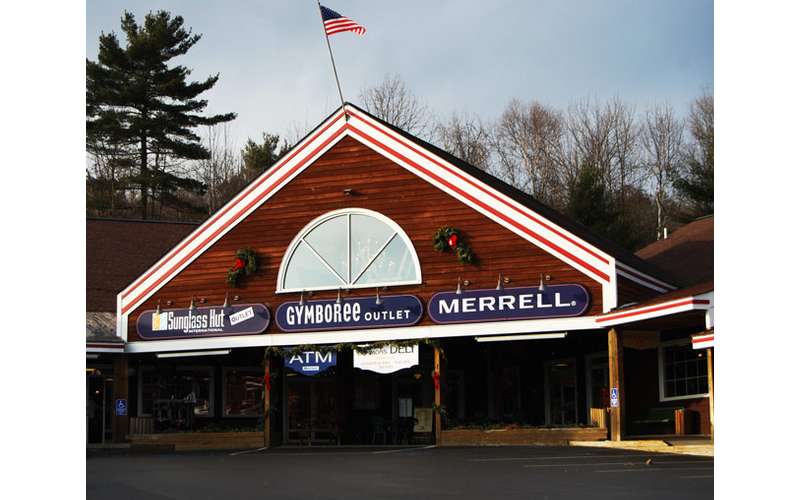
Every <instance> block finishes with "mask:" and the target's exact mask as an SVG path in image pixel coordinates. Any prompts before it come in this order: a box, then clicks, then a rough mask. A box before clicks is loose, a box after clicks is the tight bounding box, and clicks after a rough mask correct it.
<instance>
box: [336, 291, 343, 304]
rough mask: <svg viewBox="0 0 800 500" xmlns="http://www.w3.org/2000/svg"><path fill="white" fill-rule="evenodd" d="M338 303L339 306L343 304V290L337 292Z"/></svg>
mask: <svg viewBox="0 0 800 500" xmlns="http://www.w3.org/2000/svg"><path fill="white" fill-rule="evenodd" d="M336 303H337V304H341V303H342V289H341V288H340V289H339V290H338V291H337V292H336Z"/></svg>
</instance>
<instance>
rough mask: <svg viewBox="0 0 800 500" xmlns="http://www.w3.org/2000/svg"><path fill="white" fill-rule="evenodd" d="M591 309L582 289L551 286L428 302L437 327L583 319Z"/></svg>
mask: <svg viewBox="0 0 800 500" xmlns="http://www.w3.org/2000/svg"><path fill="white" fill-rule="evenodd" d="M588 307H589V293H588V292H587V291H586V288H584V287H583V286H582V285H548V286H547V287H545V289H544V290H539V288H538V287H525V288H505V289H501V290H496V289H488V290H469V291H466V290H465V291H463V292H461V293H456V292H440V293H437V294H435V295H434V296H433V297H431V300H430V301H428V314H430V316H431V319H432V320H433V321H435V322H436V323H472V322H478V321H508V320H515V319H541V318H563V317H569V316H580V315H581V314H583V313H584V312H585V311H586V309H587V308H588Z"/></svg>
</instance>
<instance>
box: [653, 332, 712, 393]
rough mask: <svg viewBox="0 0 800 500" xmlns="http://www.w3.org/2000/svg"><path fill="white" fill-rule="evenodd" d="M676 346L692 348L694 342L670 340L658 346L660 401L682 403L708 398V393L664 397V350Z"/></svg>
mask: <svg viewBox="0 0 800 500" xmlns="http://www.w3.org/2000/svg"><path fill="white" fill-rule="evenodd" d="M674 345H688V346H689V348H691V347H692V340H691V339H678V340H670V341H666V342H661V343H660V344H659V345H658V400H659V401H660V402H665V401H680V400H685V399H701V398H707V397H708V393H707V392H706V393H698V394H687V395H685V396H669V397H667V396H664V394H665V391H664V348H665V347H669V346H674Z"/></svg>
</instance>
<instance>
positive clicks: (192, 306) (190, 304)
mask: <svg viewBox="0 0 800 500" xmlns="http://www.w3.org/2000/svg"><path fill="white" fill-rule="evenodd" d="M195 309H197V308H196V307H195V305H194V295H192V301H191V302H189V310H190V311H194V310H195Z"/></svg>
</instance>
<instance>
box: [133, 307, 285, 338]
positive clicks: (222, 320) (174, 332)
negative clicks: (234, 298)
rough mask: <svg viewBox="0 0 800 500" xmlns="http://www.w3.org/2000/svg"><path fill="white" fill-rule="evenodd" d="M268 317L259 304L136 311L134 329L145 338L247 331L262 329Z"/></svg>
mask: <svg viewBox="0 0 800 500" xmlns="http://www.w3.org/2000/svg"><path fill="white" fill-rule="evenodd" d="M269 319H270V315H269V309H267V306H265V305H263V304H236V305H232V306H228V307H223V306H211V307H197V308H194V309H189V308H187V309H166V310H162V311H161V312H160V313H158V314H156V311H153V310H150V311H145V312H143V313H142V314H140V315H139V318H138V319H137V320H136V331H137V332H138V333H139V336H140V337H141V338H143V339H146V340H163V339H183V338H193V337H217V336H225V335H251V334H256V333H261V332H263V331H264V330H266V329H267V325H268V324H269Z"/></svg>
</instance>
